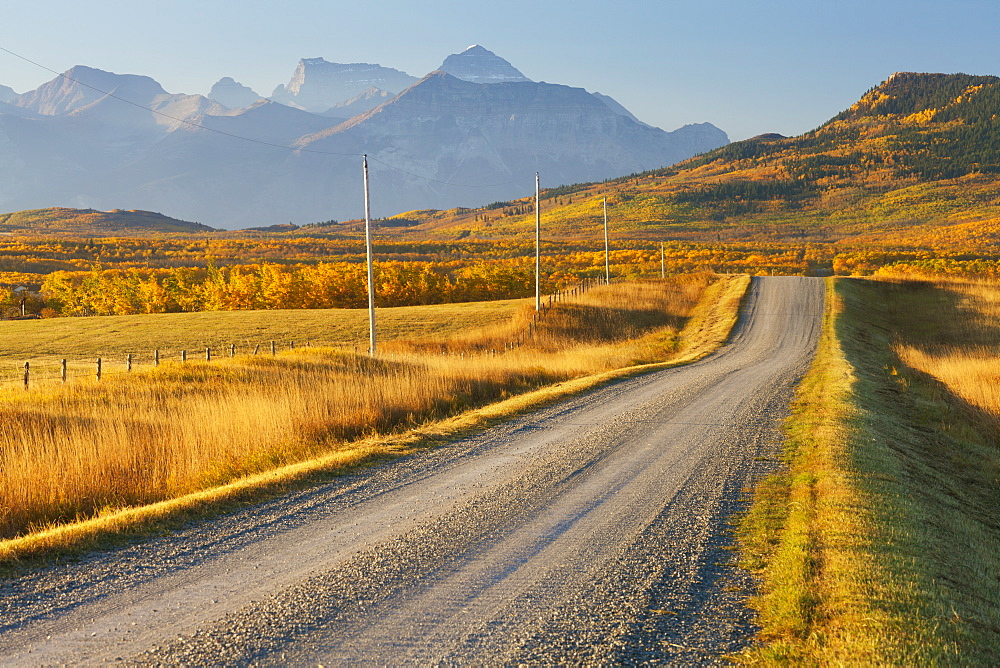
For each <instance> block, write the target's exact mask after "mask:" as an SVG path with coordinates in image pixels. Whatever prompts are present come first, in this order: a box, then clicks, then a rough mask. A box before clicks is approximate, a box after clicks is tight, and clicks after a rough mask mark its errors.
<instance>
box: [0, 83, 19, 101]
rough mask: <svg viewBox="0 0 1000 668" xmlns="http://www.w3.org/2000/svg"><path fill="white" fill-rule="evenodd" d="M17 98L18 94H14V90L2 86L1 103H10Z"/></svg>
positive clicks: (0, 90)
mask: <svg viewBox="0 0 1000 668" xmlns="http://www.w3.org/2000/svg"><path fill="white" fill-rule="evenodd" d="M15 97H17V93H15V92H14V89H13V88H10V87H9V86H0V102H10V101H11V100H13V99H14V98H15Z"/></svg>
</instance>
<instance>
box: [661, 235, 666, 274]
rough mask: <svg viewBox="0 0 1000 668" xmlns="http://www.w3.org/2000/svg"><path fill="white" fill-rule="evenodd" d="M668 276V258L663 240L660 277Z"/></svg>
mask: <svg viewBox="0 0 1000 668" xmlns="http://www.w3.org/2000/svg"><path fill="white" fill-rule="evenodd" d="M666 277H667V260H666V257H665V254H664V252H663V242H662V241H661V242H660V278H666Z"/></svg>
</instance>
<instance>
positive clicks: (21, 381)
mask: <svg viewBox="0 0 1000 668" xmlns="http://www.w3.org/2000/svg"><path fill="white" fill-rule="evenodd" d="M268 345H269V348H264V350H269V351H270V354H271V355H277V354H278V352H281V351H283V350H295V349H296V343H295V341H294V340H287V341H278V340H272V341H269V342H268ZM299 347H300V348H301V347H302V346H301V344H300V346H299ZM305 347H306V348H309V347H312V342H306V344H305ZM334 347H338V348H350V347H351V346H350V344H345V343H342V342H341V343H338V344H334ZM353 347H354V349H357V346H353ZM244 348H245V349H246V350H247V351H248V352H246V353H244V354H246V355H248V356H252V355H260V354H261V351H262V344H260V343H256V344H255V343H249V344H245V345H244ZM194 350H195V349H192V350H189V349H180V350H165V349H163V348H155V349H153V351H152V352H151V353H148V354H143V353H137V352H127V353H121V354H120V355H117V356H115V357H108V356H105V355H101V356H95V357H83V358H40V357H32V358H30V359H29V360H26V361H24V362H14V363H13V364H12V365H11V366H9V367H8V366H7V365H6V364H3V363H0V387H4V386H13V385H22V386H23V387H24V388H25V389H28V388H30V387H33V386H35V385H38V384H41V383H53V382H56V381H58V382H60V383H67V382H69V381H71V380H76V379H79V378H85V377H89V378H94V379H96V380H101V379H102V378H104V377H106V376H108V375H121V374H128V373H131V372H132V371H133V369H135V368H137V367H140V366H146V367H158V366H160V364H161V363H164V362H176V363H179V364H185V363H187V362H188V361H189V359H190V357H189V354H188V353H189V352H194ZM197 350H201V351H203V352H202V354H203V358H202V359H203V360H204V361H205V362H212V361H214V360H217V359H218V358H219V357H222V358H224V359H226V358H235V357H236V356H237V355H238V354H239V346H237V344H235V343H229V344H225V345H221V346H219V347H214V346H206V347H205V348H203V349H197ZM220 350H221V351H223V352H222V354H219V351H220ZM250 351H252V352H250Z"/></svg>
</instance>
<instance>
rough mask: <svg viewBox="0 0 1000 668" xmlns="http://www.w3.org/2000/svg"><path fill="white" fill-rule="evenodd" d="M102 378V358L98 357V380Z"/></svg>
mask: <svg viewBox="0 0 1000 668" xmlns="http://www.w3.org/2000/svg"><path fill="white" fill-rule="evenodd" d="M100 379H101V358H100V357H98V358H97V380H100Z"/></svg>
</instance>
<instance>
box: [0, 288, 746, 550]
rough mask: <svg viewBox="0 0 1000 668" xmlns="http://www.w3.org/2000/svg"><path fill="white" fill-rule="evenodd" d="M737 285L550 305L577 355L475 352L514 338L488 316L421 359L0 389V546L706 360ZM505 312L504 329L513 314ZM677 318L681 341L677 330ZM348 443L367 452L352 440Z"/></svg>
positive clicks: (413, 351)
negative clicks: (636, 370) (510, 404)
mask: <svg viewBox="0 0 1000 668" xmlns="http://www.w3.org/2000/svg"><path fill="white" fill-rule="evenodd" d="M746 281H747V279H746V277H727V278H719V279H716V278H714V277H709V276H704V277H695V278H689V277H680V278H676V279H673V280H668V281H666V282H654V283H651V284H649V285H643V286H637V285H634V284H622V285H619V286H612V287H611V288H606V289H603V290H602V292H600V293H594V294H591V295H589V296H585V297H581V298H580V300H579V301H580V303H574V302H568V303H566V304H557V305H556V306H555V307H553V309H552V310H551V311H550V312H549V313H548V314H547V315H546V318H545V319H546V320H547V319H549V318H551V319H552V322H561V323H563V325H562V326H561V327H560V329H559V334H558V336H562V337H566V339H567V340H571V341H576V343H574V344H573V345H562V346H559V345H554V337H555V336H557V335H556V334H547V335H545V336H542V335H541V334H540V335H539V341H538V344H537V345H535V344H533V343H532V342H531V341H530V340H529V339H527V338H524V339H523V340H522V345H521V346H520V347H518V348H515V349H512V350H508V351H497V352H496V353H487V352H486V349H485V348H484V346H483V345H482V344H481V342H482V341H491V340H494V339H497V338H500V339H502V338H505V337H506V336H507V335H508V334H511V333H513V330H511V327H512V325H510V324H509V323H508V322H506V321H507V320H508V319H509V318H510V316H509V315H505V316H494V317H495V318H496V319H497V320H499V322H498V324H496V325H495V326H493V327H478V328H473V329H472V330H471V331H470V332H468V333H467V334H466V336H465V338H464V339H463V345H464V346H465V348H464V352H462V353H458V354H455V351H452V354H448V355H442V354H441V353H440V352H439V351H438V350H433V351H431V352H427V351H424V350H422V347H423V346H426V345H429V344H428V343H427V342H426V341H425V342H424V344H422V345H421V346H410V347H407V346H402V345H401V346H399V347H398V348H397V349H396V350H391V349H390V350H386V351H385V352H384V353H383V354H381V355H380V356H379V357H378V358H377V359H372V358H370V357H368V356H367V355H365V354H360V353H355V352H353V351H350V350H342V349H336V348H330V347H313V348H308V349H297V350H294V351H284V352H281V353H279V354H278V355H276V356H273V357H272V356H270V355H257V356H254V355H241V356H237V357H235V358H232V359H229V358H223V359H219V360H217V361H213V362H211V363H206V362H204V361H201V362H197V361H194V360H192V361H189V362H187V363H186V364H181V363H179V362H175V361H171V362H165V363H163V364H162V365H161V366H159V367H157V368H155V369H144V370H140V371H136V372H133V373H132V374H131V375H127V374H117V375H113V376H110V377H107V378H105V379H104V380H102V381H101V382H97V381H96V380H93V379H89V378H88V379H78V380H74V381H73V382H70V383H68V384H67V385H65V386H63V385H48V386H45V385H42V386H39V387H35V388H33V389H30V390H28V391H25V390H23V389H20V388H16V387H13V388H11V389H8V390H7V391H6V392H5V393H3V394H2V395H0V443H2V446H0V447H2V460H0V461H2V463H3V466H2V467H0V536H5V537H14V536H20V535H24V534H26V533H30V532H32V531H34V530H40V529H43V528H45V527H47V526H51V525H53V524H63V523H67V522H72V521H76V520H81V519H86V518H89V517H96V516H100V515H107V514H109V513H112V512H113V511H115V510H116V509H120V508H126V507H136V506H141V505H144V504H149V503H154V502H158V501H163V500H167V499H171V498H176V497H179V496H182V495H185V494H191V493H194V492H198V491H199V490H206V489H211V488H213V487H215V486H218V485H223V484H226V483H229V482H231V481H234V480H239V479H241V478H244V477H246V476H253V475H254V474H260V473H263V472H267V471H271V470H274V469H276V468H279V467H282V466H287V465H290V464H294V463H296V462H303V461H307V460H310V459H313V458H322V457H328V456H329V455H331V454H336V453H341V452H344V453H347V452H349V451H351V450H353V449H357V457H355V458H354V459H353V460H352V459H351V457H346V458H344V460H343V461H344V462H347V463H349V462H350V461H360V459H359V458H363V457H364V456H366V455H365V453H367V452H369V450H371V447H370V446H371V443H372V440H373V439H375V440H377V439H379V438H381V437H383V436H388V435H391V434H400V433H402V432H405V431H407V430H410V429H414V428H418V427H422V426H424V425H428V424H430V423H432V422H434V421H438V420H442V419H445V418H448V417H450V416H456V415H459V414H462V413H463V412H464V411H467V410H469V409H472V408H475V407H479V406H484V405H486V404H490V403H493V402H496V401H500V400H503V399H506V398H508V397H512V396H515V395H519V394H522V393H525V392H528V391H531V390H535V389H538V388H542V387H544V386H546V385H550V384H552V383H557V382H560V381H566V380H569V379H572V378H579V377H582V376H588V375H591V374H595V373H600V372H605V371H609V370H612V369H616V368H620V367H626V366H630V365H634V364H641V363H652V362H662V361H665V360H668V359H672V358H676V357H677V356H679V355H687V356H689V357H690V356H697V355H701V354H705V353H706V352H708V351H709V350H710V349H711V348H712V347H714V346H715V345H718V343H719V342H720V341H721V340H722V339H724V338H725V335H726V332H728V328H729V327H730V326H731V325H732V322H733V321H734V320H735V313H736V307H737V305H738V302H739V298H740V296H741V295H742V292H743V290H744V288H745V285H746ZM601 304H604V306H601ZM628 304H632V305H633V306H636V305H642V306H644V307H648V308H650V309H653V310H655V309H656V308H659V309H660V310H662V311H663V314H664V315H661V316H659V317H657V318H652V319H650V320H648V321H646V322H643V321H631V322H628V323H626V322H622V323H619V325H618V326H617V327H611V326H610V324H609V325H608V328H606V329H602V330H601V331H602V332H604V333H605V335H604V336H603V337H594V336H593V335H592V333H590V332H587V331H584V330H588V329H589V322H590V321H589V319H587V320H576V321H575V322H576V323H577V324H576V326H577V328H578V329H577V331H572V330H570V329H568V328H567V327H566V326H565V324H566V323H568V322H571V321H573V318H572V316H570V317H564V316H563V315H562V311H563V308H564V307H566V308H569V307H573V308H576V307H579V306H584V305H586V306H587V308H591V309H596V311H595V312H594V313H600V312H601V310H602V309H607V310H609V311H610V312H612V313H613V314H617V315H615V316H609V317H608V320H607V322H608V323H612V322H613V321H614V319H615V317H621V318H624V319H626V320H628V319H629V318H630V317H631V315H632V312H631V311H629V310H628V309H625V310H624V311H622V309H621V305H628ZM425 308H427V309H428V311H425V313H428V314H429V313H433V312H434V307H425ZM594 313H591V315H593V314H594ZM451 316H452V314H451V313H450V312H442V313H441V314H439V316H438V317H444V318H448V317H451ZM428 317H431V316H430V315H428ZM517 318H521V320H519V319H517ZM517 318H515V320H514V321H513V322H514V326H515V329H516V327H517V326H520V324H522V320H523V314H520V312H517ZM685 324H686V325H687V327H688V328H689V329H690V335H689V336H686V335H684V334H683V333H682V331H681V327H683V326H685ZM497 331H499V332H500V334H499V335H498V334H497ZM685 331H686V330H685ZM477 337H478V339H477ZM444 340H445V341H446V343H445V345H447V339H444ZM477 340H478V341H480V343H477ZM439 347H440V344H439V345H438V348H439ZM387 348H391V346H387ZM359 440H366V443H367V445H365V446H364V447H359V446H357V445H356V443H357V442H358V441H359Z"/></svg>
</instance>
